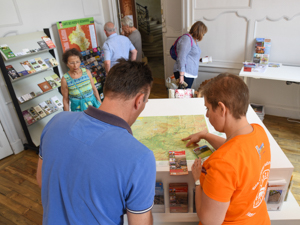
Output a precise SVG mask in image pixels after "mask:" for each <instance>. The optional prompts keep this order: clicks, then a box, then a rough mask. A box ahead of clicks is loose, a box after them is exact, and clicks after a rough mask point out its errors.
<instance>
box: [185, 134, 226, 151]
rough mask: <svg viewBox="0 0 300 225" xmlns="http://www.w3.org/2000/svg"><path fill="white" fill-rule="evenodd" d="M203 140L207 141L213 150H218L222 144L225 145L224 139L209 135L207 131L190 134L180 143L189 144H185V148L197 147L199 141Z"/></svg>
mask: <svg viewBox="0 0 300 225" xmlns="http://www.w3.org/2000/svg"><path fill="white" fill-rule="evenodd" d="M201 139H205V140H206V141H208V142H209V143H210V144H211V145H212V146H213V148H214V149H216V150H217V149H218V148H219V147H220V146H221V145H222V144H224V143H225V141H226V139H225V138H222V137H219V136H217V135H214V134H210V133H208V132H207V130H203V131H200V132H199V133H195V134H192V135H190V136H188V137H186V138H183V139H182V141H187V140H189V142H188V143H187V144H186V146H187V147H188V146H190V145H191V144H194V145H198V144H197V143H198V142H199V141H200V140H201Z"/></svg>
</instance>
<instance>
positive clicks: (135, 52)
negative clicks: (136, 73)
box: [130, 49, 137, 61]
mask: <svg viewBox="0 0 300 225" xmlns="http://www.w3.org/2000/svg"><path fill="white" fill-rule="evenodd" d="M130 52H131V58H130V59H131V61H135V60H136V56H137V50H136V49H133V50H131V51H130Z"/></svg>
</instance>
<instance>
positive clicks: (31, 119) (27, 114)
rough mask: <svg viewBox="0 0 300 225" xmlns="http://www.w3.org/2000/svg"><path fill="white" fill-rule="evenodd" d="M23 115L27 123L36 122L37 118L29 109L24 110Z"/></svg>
mask: <svg viewBox="0 0 300 225" xmlns="http://www.w3.org/2000/svg"><path fill="white" fill-rule="evenodd" d="M22 114H23V117H24V120H25V122H26V123H27V125H31V124H33V123H34V122H35V119H33V118H32V116H31V115H30V113H29V112H28V110H24V111H23V112H22Z"/></svg>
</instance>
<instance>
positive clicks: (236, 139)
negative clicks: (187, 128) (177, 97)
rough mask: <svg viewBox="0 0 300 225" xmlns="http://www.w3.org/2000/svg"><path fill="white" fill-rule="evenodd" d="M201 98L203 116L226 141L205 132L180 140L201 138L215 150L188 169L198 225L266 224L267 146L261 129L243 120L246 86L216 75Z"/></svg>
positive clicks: (269, 157) (240, 80) (237, 79)
mask: <svg viewBox="0 0 300 225" xmlns="http://www.w3.org/2000/svg"><path fill="white" fill-rule="evenodd" d="M202 94H203V95H204V99H205V106H206V107H207V113H206V116H207V117H208V118H209V121H210V123H211V124H212V125H213V126H214V128H215V129H216V130H217V131H219V132H224V133H225V134H226V136H227V139H226V140H225V139H224V138H221V137H219V136H216V135H213V134H209V133H207V131H201V132H199V133H196V134H193V135H190V136H189V137H187V138H184V139H182V140H183V141H186V140H189V142H188V143H187V146H189V145H191V144H196V143H197V142H199V141H200V140H201V139H205V140H206V141H208V142H209V143H210V144H211V145H212V146H213V147H214V148H215V149H216V150H217V151H215V152H214V153H213V154H212V155H211V156H210V157H209V158H208V159H207V160H206V161H205V162H204V163H203V165H201V159H196V160H195V162H194V164H193V166H192V173H193V177H194V179H195V184H196V188H195V189H196V196H195V199H196V210H197V215H198V217H199V219H200V223H199V224H202V223H203V224H235V225H236V224H243V225H250V224H251V225H252V224H255V225H269V224H271V222H270V218H269V214H268V212H267V206H266V203H265V201H264V197H265V194H266V188H267V182H268V178H269V172H270V164H271V153H270V143H269V140H268V137H267V135H266V132H265V131H264V129H263V128H262V127H261V126H260V125H258V124H249V123H248V121H247V118H246V112H247V110H248V105H249V90H248V88H247V86H246V84H245V83H244V82H243V81H242V79H240V78H239V77H238V76H236V75H232V74H227V73H226V74H220V75H219V76H217V77H215V78H213V79H212V80H211V81H210V82H209V83H208V84H207V85H205V86H204V89H203V91H202Z"/></svg>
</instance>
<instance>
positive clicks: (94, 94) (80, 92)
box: [61, 48, 101, 111]
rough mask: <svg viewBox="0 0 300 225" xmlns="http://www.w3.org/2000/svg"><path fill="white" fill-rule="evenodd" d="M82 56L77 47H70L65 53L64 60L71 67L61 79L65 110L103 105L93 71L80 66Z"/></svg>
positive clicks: (80, 109) (82, 109)
mask: <svg viewBox="0 0 300 225" xmlns="http://www.w3.org/2000/svg"><path fill="white" fill-rule="evenodd" d="M81 57H82V56H81V53H80V52H79V51H78V50H76V49H75V48H73V49H68V50H67V51H65V53H64V54H63V61H64V63H65V64H66V65H67V67H68V68H69V71H68V72H67V73H65V74H64V76H63V77H62V79H61V93H62V95H63V104H64V111H69V108H71V111H84V110H86V109H87V108H88V106H89V105H91V106H94V107H96V108H98V107H99V106H100V105H101V100H100V96H99V93H98V90H97V88H96V87H95V85H94V82H93V77H92V74H91V72H90V71H89V70H87V69H85V68H80V63H81V60H80V59H81ZM69 102H71V107H69Z"/></svg>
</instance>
